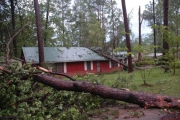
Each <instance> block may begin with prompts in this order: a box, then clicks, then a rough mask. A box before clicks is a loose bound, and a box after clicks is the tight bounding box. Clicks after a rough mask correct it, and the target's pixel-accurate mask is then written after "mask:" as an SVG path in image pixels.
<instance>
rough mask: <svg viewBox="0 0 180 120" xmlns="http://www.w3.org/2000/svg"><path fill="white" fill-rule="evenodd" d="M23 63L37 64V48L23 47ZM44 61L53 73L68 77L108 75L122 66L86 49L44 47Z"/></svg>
mask: <svg viewBox="0 0 180 120" xmlns="http://www.w3.org/2000/svg"><path fill="white" fill-rule="evenodd" d="M22 51H23V58H24V60H23V62H24V63H32V64H38V63H39V53H38V47H23V48H22ZM44 60H45V63H47V66H48V67H49V69H52V71H53V72H58V73H65V74H68V75H70V76H73V75H77V74H81V75H85V74H86V73H108V72H113V71H115V70H122V66H121V65H120V64H118V63H116V62H114V61H112V60H110V59H108V58H106V57H103V56H101V55H99V54H98V53H96V52H94V51H92V50H90V49H88V48H86V47H44Z"/></svg>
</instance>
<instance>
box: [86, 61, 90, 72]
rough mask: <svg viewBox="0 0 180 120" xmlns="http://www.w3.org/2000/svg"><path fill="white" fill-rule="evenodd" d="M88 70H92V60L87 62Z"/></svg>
mask: <svg viewBox="0 0 180 120" xmlns="http://www.w3.org/2000/svg"><path fill="white" fill-rule="evenodd" d="M86 66H87V70H91V62H90V61H87V62H86Z"/></svg>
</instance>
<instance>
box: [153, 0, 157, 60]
mask: <svg viewBox="0 0 180 120" xmlns="http://www.w3.org/2000/svg"><path fill="white" fill-rule="evenodd" d="M154 5H155V3H154V0H153V22H154V26H155V24H156V19H155V8H154ZM153 33H154V58H156V29H155V27H154V28H153Z"/></svg>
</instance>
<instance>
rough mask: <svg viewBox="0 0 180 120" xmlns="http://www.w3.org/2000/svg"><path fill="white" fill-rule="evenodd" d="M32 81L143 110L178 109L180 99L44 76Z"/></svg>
mask: <svg viewBox="0 0 180 120" xmlns="http://www.w3.org/2000/svg"><path fill="white" fill-rule="evenodd" d="M34 81H37V82H40V83H43V84H45V85H48V86H50V87H53V88H55V89H57V90H66V91H76V92H86V93H90V94H94V95H98V96H100V97H102V98H105V99H115V100H120V101H125V102H128V103H133V104H138V105H140V106H141V107H144V108H152V107H155V108H180V98H174V97H169V96H163V95H153V94H147V93H143V92H130V91H125V90H120V89H116V88H110V87H107V86H104V85H99V84H92V83H89V82H78V81H67V80H60V79H57V78H54V77H51V76H47V75H45V74H36V75H34Z"/></svg>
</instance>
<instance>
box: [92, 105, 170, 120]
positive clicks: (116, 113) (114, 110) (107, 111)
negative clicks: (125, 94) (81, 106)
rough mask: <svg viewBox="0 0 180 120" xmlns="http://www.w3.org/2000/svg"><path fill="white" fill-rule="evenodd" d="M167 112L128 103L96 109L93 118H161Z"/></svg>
mask: <svg viewBox="0 0 180 120" xmlns="http://www.w3.org/2000/svg"><path fill="white" fill-rule="evenodd" d="M167 114H168V113H167V112H165V111H164V110H161V109H143V108H141V107H139V106H138V105H132V104H128V105H127V106H123V107H122V106H121V107H120V106H116V107H105V108H103V109H101V110H97V111H94V113H93V114H91V120H161V118H163V117H164V116H166V115H167Z"/></svg>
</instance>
